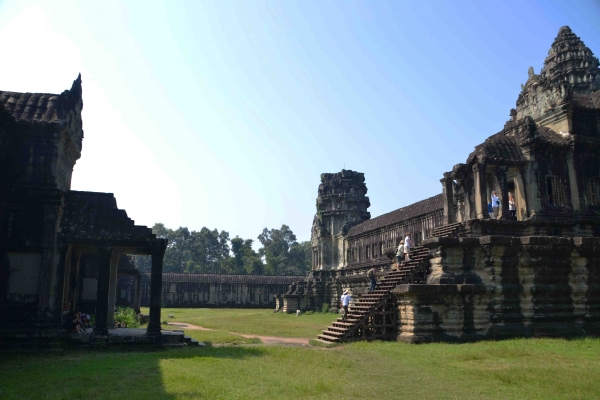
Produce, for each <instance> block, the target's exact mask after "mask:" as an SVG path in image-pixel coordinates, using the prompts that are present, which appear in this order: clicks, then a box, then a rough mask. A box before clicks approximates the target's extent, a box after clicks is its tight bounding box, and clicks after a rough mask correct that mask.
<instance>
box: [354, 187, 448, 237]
mask: <svg viewBox="0 0 600 400" xmlns="http://www.w3.org/2000/svg"><path fill="white" fill-rule="evenodd" d="M443 208H444V201H443V197H442V194H438V195H436V196H433V197H430V198H428V199H425V200H421V201H418V202H416V203H413V204H411V205H409V206H406V207H402V208H399V209H397V210H394V211H392V212H389V213H387V214H383V215H380V216H379V217H376V218H373V219H370V220H367V221H365V222H362V223H360V224H358V225H355V226H353V227H352V228H350V231H348V237H352V236H358V235H360V234H363V233H365V232H370V231H373V230H376V229H379V228H383V227H386V226H389V225H393V224H397V223H400V222H402V221H406V220H409V219H412V218H416V217H419V216H421V215H425V214H428V213H430V212H433V211H438V210H442V209H443Z"/></svg>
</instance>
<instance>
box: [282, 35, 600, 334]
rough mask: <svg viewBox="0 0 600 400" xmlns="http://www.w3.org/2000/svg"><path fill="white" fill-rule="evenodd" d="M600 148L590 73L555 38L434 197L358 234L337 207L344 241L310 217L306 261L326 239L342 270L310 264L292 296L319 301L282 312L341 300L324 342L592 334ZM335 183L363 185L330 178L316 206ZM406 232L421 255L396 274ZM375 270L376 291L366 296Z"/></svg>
mask: <svg viewBox="0 0 600 400" xmlns="http://www.w3.org/2000/svg"><path fill="white" fill-rule="evenodd" d="M599 146H600V69H599V61H598V59H597V58H596V57H594V55H593V54H592V52H591V50H590V49H588V48H587V47H586V46H585V44H584V43H583V42H582V41H581V40H580V39H579V38H578V37H577V36H576V35H575V34H573V33H572V32H571V30H570V29H569V28H568V27H563V28H561V29H560V31H559V33H558V36H557V38H556V39H555V40H554V43H552V46H551V48H550V51H549V52H548V57H547V58H546V60H545V63H544V67H543V68H542V70H541V71H540V73H539V74H535V73H534V71H533V69H532V68H530V69H529V77H528V80H527V82H526V83H525V84H524V85H522V90H521V93H520V95H519V97H518V100H517V104H516V108H515V109H513V110H511V112H510V119H509V121H508V122H507V123H506V124H505V126H504V128H503V129H502V130H501V131H500V132H498V133H496V134H495V135H492V136H490V137H489V138H488V139H486V140H485V142H483V143H482V144H480V145H478V146H476V147H475V151H474V152H473V153H471V154H470V155H469V157H468V158H467V160H466V162H465V163H464V164H458V165H455V166H454V167H453V168H452V170H451V171H449V172H446V173H444V174H443V178H442V179H441V183H442V193H441V194H440V195H438V196H434V197H432V198H429V199H426V200H423V201H421V202H418V203H415V204H413V205H410V206H407V207H404V208H400V209H398V210H396V211H392V212H391V213H388V214H385V215H382V216H380V217H377V218H374V219H368V213H367V212H366V208H365V209H364V210H362V209H361V212H363V214H361V216H362V219H363V220H362V221H361V220H360V218H357V216H356V215H350V214H349V209H348V208H347V207H344V206H341V207H339V211H337V212H336V214H335V219H336V221H351V222H350V224H351V226H350V227H349V229H346V230H342V229H340V230H331V231H328V230H323V229H315V226H317V227H319V228H321V226H322V225H320V224H317V223H316V222H317V221H321V220H323V218H324V216H325V213H328V212H329V213H330V212H331V211H330V210H331V207H329V208H320V207H318V208H317V216H316V217H315V221H316V222H315V225H314V226H313V240H312V244H313V251H314V252H315V253H316V254H320V252H323V253H325V252H326V251H328V248H324V247H325V246H324V243H326V242H325V241H323V240H322V239H323V238H332V240H333V237H335V243H336V247H337V248H338V249H343V250H344V251H345V253H344V255H345V257H341V256H340V258H339V262H333V263H318V262H314V263H313V272H312V274H311V276H309V277H308V278H307V280H305V281H304V282H298V283H296V284H295V285H294V286H293V287H292V289H294V288H299V287H306V286H308V282H309V281H313V284H312V287H314V288H318V289H317V290H312V291H309V292H306V291H304V292H302V293H296V291H297V290H296V291H294V290H290V291H289V292H288V293H287V294H286V295H284V296H282V297H281V301H282V302H283V303H284V307H283V308H284V309H286V310H290V311H291V310H292V309H293V307H286V306H285V303H286V302H287V303H289V304H290V305H293V306H299V307H300V308H302V307H305V308H320V306H321V304H322V303H324V302H327V303H329V304H331V305H337V304H338V301H339V295H340V294H341V291H342V290H343V289H350V290H351V292H352V293H353V295H354V297H355V302H354V304H353V305H352V306H351V309H350V315H349V318H348V320H347V321H345V322H342V321H340V320H338V321H336V322H334V323H333V325H332V326H330V327H328V329H327V330H326V331H324V333H323V335H320V338H321V339H323V340H326V341H344V340H357V339H377V338H384V339H397V340H403V341H407V342H423V341H435V340H442V341H466V340H478V339H485V338H506V337H515V336H573V335H582V334H598V333H600V269H599V266H600V192H599V190H600V186H599V180H600V152H599ZM334 176H335V177H336V178H335V179H332V177H334ZM344 176H360V177H361V180H360V183H361V184H362V185H364V183H363V182H364V178H363V177H362V174H358V173H355V172H351V173H349V172H348V171H342V172H341V173H340V174H326V175H324V177H322V179H321V180H322V184H321V186H320V187H319V197H318V200H317V204H318V206H319V205H321V204H329V200H328V199H326V198H325V196H326V193H327V194H328V192H326V191H324V190H322V188H331V189H330V190H329V191H330V192H331V193H334V191H337V187H336V183H334V182H340V181H343V179H341V178H342V177H344ZM330 182H331V183H330ZM338 185H339V184H338ZM492 191H497V192H498V194H499V197H500V198H501V200H502V202H501V204H500V207H499V216H498V217H497V218H492V217H491V216H490V215H489V213H488V203H489V201H490V194H491V192H492ZM361 193H362V194H364V193H366V187H365V188H361ZM509 195H510V196H513V197H514V199H515V206H516V210H515V217H514V218H513V217H512V215H511V213H510V211H509ZM366 204H368V203H366ZM338 226H339V223H338ZM407 232H411V233H412V236H413V238H414V239H416V242H417V244H420V246H419V247H417V248H416V249H415V251H414V253H413V256H412V257H411V258H412V259H413V261H411V262H405V263H404V264H403V265H397V264H396V263H395V262H394V260H393V254H394V252H395V247H396V245H397V244H398V242H399V240H400V238H401V237H403V236H404V234H405V233H407ZM336 260H338V259H336ZM371 266H375V267H377V268H378V270H379V271H380V272H379V278H380V285H379V287H378V290H376V291H375V292H374V293H366V291H367V287H368V279H367V277H366V274H365V271H366V270H367V269H369V268H370V267H371ZM314 282H318V284H314Z"/></svg>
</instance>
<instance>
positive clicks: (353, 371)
mask: <svg viewBox="0 0 600 400" xmlns="http://www.w3.org/2000/svg"><path fill="white" fill-rule="evenodd" d="M163 312H164V316H166V315H168V314H175V317H176V318H174V319H172V320H173V321H178V322H187V323H193V324H196V325H200V326H204V327H208V328H212V329H215V330H214V331H201V330H187V331H186V334H187V335H190V336H192V337H194V338H196V339H198V340H200V341H204V342H210V343H212V344H215V345H221V346H216V347H205V348H184V349H177V350H164V351H151V352H142V351H126V352H124V351H119V350H115V349H110V348H109V350H108V351H101V350H98V349H96V350H87V351H84V350H67V351H64V352H62V353H40V354H34V353H27V354H0V399H3V400H4V399H22V398H47V399H86V400H87V399H138V398H143V399H278V400H279V399H281V400H285V399H331V398H343V399H373V398H379V399H419V400H422V399H524V398H526V399H595V398H598V393H600V380H599V379H598V378H599V377H600V359H599V358H598V354H600V339H580V340H571V341H568V340H559V339H516V340H507V341H500V342H479V343H471V344H460V345H458V344H441V343H440V344H426V345H407V344H404V343H395V342H374V343H368V342H360V343H353V344H349V345H342V346H337V347H335V348H331V349H324V348H300V347H283V346H261V345H260V344H259V343H260V341H258V340H257V339H247V338H243V337H241V336H240V335H236V334H232V333H230V332H231V331H237V332H240V333H244V334H256V335H265V336H287V337H309V338H310V337H314V336H315V335H316V334H317V333H318V331H320V330H321V329H322V328H323V327H324V326H325V325H327V324H329V323H330V322H331V321H332V320H333V319H334V318H335V315H333V314H325V315H322V314H321V315H320V314H314V315H303V316H301V317H296V316H295V315H282V314H274V313H272V312H271V311H270V310H229V309H228V310H222V309H221V310H217V309H200V310H191V309H186V310H181V309H178V310H175V309H170V310H163ZM169 320H171V319H169ZM248 344H253V345H252V346H247V345H248ZM257 344H258V345H257ZM240 345H241V346H240Z"/></svg>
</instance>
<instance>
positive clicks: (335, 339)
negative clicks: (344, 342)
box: [317, 335, 340, 343]
mask: <svg viewBox="0 0 600 400" xmlns="http://www.w3.org/2000/svg"><path fill="white" fill-rule="evenodd" d="M317 337H318V338H319V339H321V340H324V341H326V342H330V343H332V342H339V341H340V339H338V338H335V337H331V336H327V335H319V336H317Z"/></svg>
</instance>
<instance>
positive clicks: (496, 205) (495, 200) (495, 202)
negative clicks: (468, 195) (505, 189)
mask: <svg viewBox="0 0 600 400" xmlns="http://www.w3.org/2000/svg"><path fill="white" fill-rule="evenodd" d="M499 207H500V199H499V198H498V196H497V193H496V191H493V192H492V209H493V210H494V219H498V216H499V215H500V213H499V212H498V209H499Z"/></svg>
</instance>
